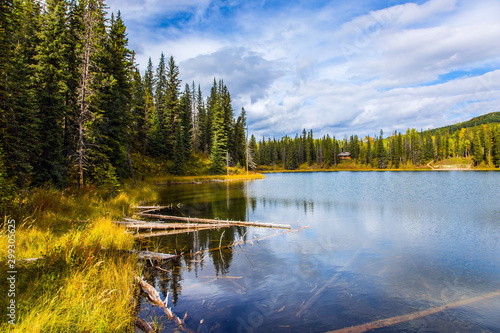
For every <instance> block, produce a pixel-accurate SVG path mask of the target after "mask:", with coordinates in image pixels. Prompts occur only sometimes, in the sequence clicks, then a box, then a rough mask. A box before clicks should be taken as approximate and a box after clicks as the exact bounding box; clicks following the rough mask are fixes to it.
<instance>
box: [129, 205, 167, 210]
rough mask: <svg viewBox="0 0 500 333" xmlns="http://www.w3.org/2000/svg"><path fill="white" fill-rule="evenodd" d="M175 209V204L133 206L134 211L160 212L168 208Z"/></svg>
mask: <svg viewBox="0 0 500 333" xmlns="http://www.w3.org/2000/svg"><path fill="white" fill-rule="evenodd" d="M172 207H173V204H170V205H168V206H160V205H158V206H132V208H133V209H157V210H160V209H167V208H172Z"/></svg>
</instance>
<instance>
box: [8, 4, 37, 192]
mask: <svg viewBox="0 0 500 333" xmlns="http://www.w3.org/2000/svg"><path fill="white" fill-rule="evenodd" d="M2 4H3V6H5V7H3V8H2V9H5V12H2V25H5V26H2V28H3V29H5V30H2V31H1V32H0V33H1V34H2V36H3V37H2V43H3V46H5V47H6V49H3V48H2V51H1V52H0V53H1V54H2V57H3V60H2V61H1V64H0V68H1V71H2V73H1V75H2V76H1V78H0V82H1V88H0V89H1V90H2V91H1V93H2V94H3V95H2V98H0V111H1V112H0V146H3V149H4V154H5V159H4V163H5V169H6V173H7V174H8V175H9V177H10V178H12V179H13V180H14V182H15V184H16V185H17V186H18V187H20V188H23V187H25V186H27V185H28V184H29V183H30V181H31V177H30V176H31V174H32V171H33V166H34V165H35V164H36V159H37V158H38V155H39V152H40V144H39V142H40V140H39V138H38V134H39V133H38V117H37V115H36V106H37V105H36V104H37V103H36V101H37V98H36V96H37V94H36V91H37V89H36V85H35V82H34V81H35V80H34V77H35V67H36V66H35V65H36V59H35V56H36V46H37V45H38V44H39V39H38V36H39V33H38V31H39V30H40V27H39V24H40V14H41V13H40V6H39V4H38V3H37V2H35V1H22V2H21V1H15V2H14V3H9V2H7V3H2ZM4 97H5V99H4ZM7 97H8V98H7Z"/></svg>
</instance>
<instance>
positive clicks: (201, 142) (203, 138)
mask: <svg viewBox="0 0 500 333" xmlns="http://www.w3.org/2000/svg"><path fill="white" fill-rule="evenodd" d="M196 114H197V116H196V119H198V126H197V128H196V129H195V130H196V131H197V132H198V134H197V137H198V147H196V148H195V151H196V150H200V151H202V152H204V153H205V154H207V153H208V145H209V143H208V142H209V133H208V132H209V130H210V128H209V127H208V126H207V125H208V120H207V114H206V111H205V103H204V102H203V95H202V93H201V87H200V85H198V93H197V94H196Z"/></svg>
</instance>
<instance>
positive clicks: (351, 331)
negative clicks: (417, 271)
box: [327, 291, 500, 333]
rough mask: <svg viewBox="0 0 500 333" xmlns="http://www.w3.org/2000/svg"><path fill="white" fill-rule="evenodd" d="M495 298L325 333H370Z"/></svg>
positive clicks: (488, 296) (486, 297)
mask: <svg viewBox="0 0 500 333" xmlns="http://www.w3.org/2000/svg"><path fill="white" fill-rule="evenodd" d="M496 296H500V291H497V292H493V293H490V294H487V295H484V296H478V297H474V298H469V299H464V300H461V301H458V302H454V303H449V304H446V305H443V306H438V307H436V308H431V309H427V310H422V311H417V312H413V313H410V314H407V315H402V316H397V317H392V318H387V319H381V320H377V321H372V322H371V323H366V324H362V325H358V326H353V327H347V328H343V329H339V330H335V331H330V332H327V333H362V332H367V331H371V330H374V329H378V328H382V327H387V326H391V325H395V324H399V323H403V322H406V321H410V320H415V319H419V318H423V317H426V316H429V315H432V314H435V313H438V312H441V311H445V310H448V309H453V308H456V307H459V306H463V305H468V304H471V303H476V302H479V301H484V300H486V299H489V298H493V297H496Z"/></svg>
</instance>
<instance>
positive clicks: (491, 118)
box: [431, 112, 500, 134]
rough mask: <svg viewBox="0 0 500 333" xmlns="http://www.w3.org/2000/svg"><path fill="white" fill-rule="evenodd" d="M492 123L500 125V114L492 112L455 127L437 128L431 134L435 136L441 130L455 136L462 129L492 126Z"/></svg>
mask: <svg viewBox="0 0 500 333" xmlns="http://www.w3.org/2000/svg"><path fill="white" fill-rule="evenodd" d="M492 123H500V112H491V113H488V114H484V115H482V116H479V117H475V118H472V119H471V120H467V121H464V122H462V123H458V124H455V125H449V126H445V127H440V128H435V129H433V130H431V133H432V134H434V133H436V131H437V130H440V131H441V132H443V131H444V130H445V129H447V130H448V131H449V132H450V134H453V133H454V132H455V131H457V130H459V129H461V128H468V127H474V126H477V125H483V124H492Z"/></svg>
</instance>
